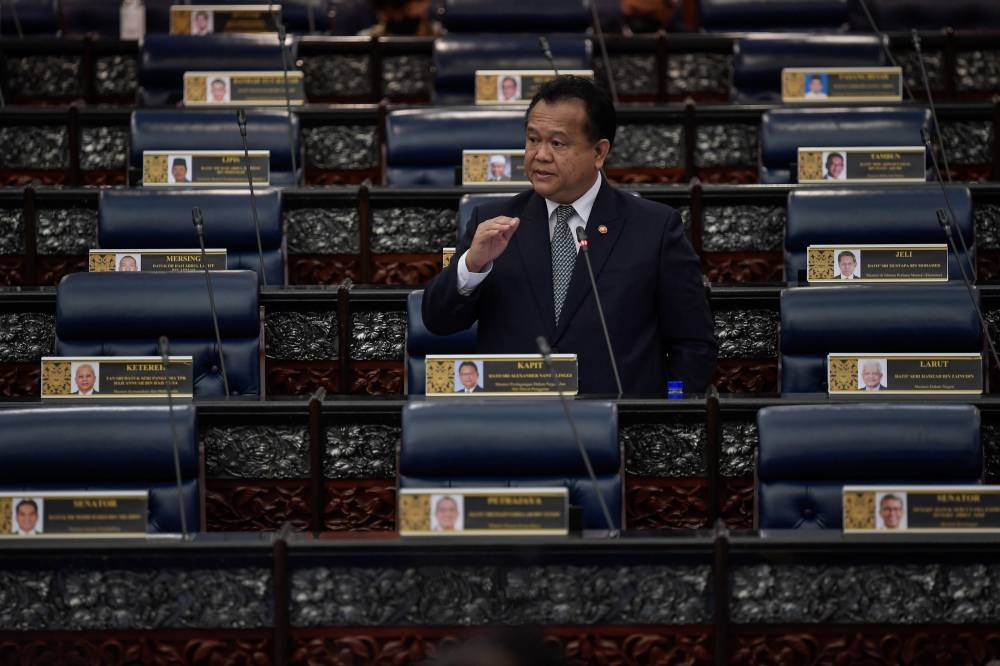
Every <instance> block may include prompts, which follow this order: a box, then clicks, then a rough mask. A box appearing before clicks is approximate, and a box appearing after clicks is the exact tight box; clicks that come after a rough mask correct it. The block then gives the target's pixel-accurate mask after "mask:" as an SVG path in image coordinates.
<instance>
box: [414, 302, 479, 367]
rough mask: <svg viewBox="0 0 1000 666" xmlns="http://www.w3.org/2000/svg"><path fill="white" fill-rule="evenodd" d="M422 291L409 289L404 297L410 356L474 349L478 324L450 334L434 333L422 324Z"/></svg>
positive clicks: (461, 351) (454, 352) (464, 351)
mask: <svg viewBox="0 0 1000 666" xmlns="http://www.w3.org/2000/svg"><path fill="white" fill-rule="evenodd" d="M423 303H424V291H423V289H418V290H415V291H411V292H410V293H409V295H408V296H407V297H406V351H407V353H408V354H409V355H410V356H419V357H423V356H426V355H427V354H467V353H471V352H473V351H475V348H476V332H477V331H478V330H479V326H478V324H473V326H472V328H470V329H467V330H465V331H461V332H459V333H453V334H452V335H434V334H433V333H431V332H430V331H428V330H427V327H426V326H424V317H423V314H422V313H421V308H422V307H423Z"/></svg>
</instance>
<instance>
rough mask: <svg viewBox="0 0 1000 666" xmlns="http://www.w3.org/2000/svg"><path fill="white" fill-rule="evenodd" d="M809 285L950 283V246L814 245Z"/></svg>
mask: <svg viewBox="0 0 1000 666" xmlns="http://www.w3.org/2000/svg"><path fill="white" fill-rule="evenodd" d="M806 280H807V281H808V282H809V284H828V283H841V282H845V281H847V282H947V281H948V246H947V245H945V244H943V243H940V244H923V245H850V246H848V245H810V246H809V247H808V248H807V249H806Z"/></svg>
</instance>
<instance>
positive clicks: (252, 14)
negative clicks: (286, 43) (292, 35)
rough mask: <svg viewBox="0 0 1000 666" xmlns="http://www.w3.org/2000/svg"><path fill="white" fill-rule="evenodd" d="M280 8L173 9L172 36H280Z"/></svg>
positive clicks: (223, 6) (182, 6) (200, 6)
mask: <svg viewBox="0 0 1000 666" xmlns="http://www.w3.org/2000/svg"><path fill="white" fill-rule="evenodd" d="M280 20H281V5H280V4H277V3H275V4H264V5H173V6H171V7H170V34H171V35H197V36H205V35H213V34H218V33H261V32H264V33H267V32H275V33H276V32H278V22H279V21H280Z"/></svg>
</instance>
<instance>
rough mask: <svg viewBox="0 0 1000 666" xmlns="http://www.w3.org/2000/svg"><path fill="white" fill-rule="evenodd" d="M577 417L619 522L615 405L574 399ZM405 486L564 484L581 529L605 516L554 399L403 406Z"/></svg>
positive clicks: (603, 524)
mask: <svg viewBox="0 0 1000 666" xmlns="http://www.w3.org/2000/svg"><path fill="white" fill-rule="evenodd" d="M571 409H572V411H573V417H574V419H575V420H576V426H577V429H578V431H579V433H580V438H581V440H582V441H583V445H584V447H585V448H586V449H587V453H588V454H589V456H590V460H591V463H592V464H593V466H594V474H595V475H596V476H597V480H598V485H599V487H600V488H601V494H602V495H603V496H604V501H605V502H607V504H608V509H609V510H610V512H611V518H612V520H613V521H615V527H616V528H619V529H620V527H621V516H622V487H623V484H622V477H623V474H622V456H621V450H620V447H619V445H618V410H617V407H616V406H615V405H614V404H613V403H610V402H596V401H586V402H584V401H574V402H573V404H572V405H571ZM399 485H400V487H401V488H436V487H443V488H461V487H466V488H468V487H475V486H493V487H496V486H504V487H506V486H510V487H515V488H516V487H519V486H566V487H568V488H569V501H570V504H571V505H573V506H579V507H582V509H583V528H584V529H592V530H600V529H606V528H607V523H606V522H605V520H604V516H603V514H602V512H601V508H600V503H599V501H598V499H597V495H596V494H595V491H594V487H593V484H592V483H591V481H590V478H589V477H588V476H587V470H586V467H585V466H584V463H583V461H582V459H581V458H580V450H579V448H577V444H576V440H575V439H574V438H573V434H572V431H571V430H570V427H569V424H568V423H567V422H566V417H565V415H564V413H563V409H562V406H561V405H560V403H559V402H558V401H557V400H535V401H523V402H522V401H506V400H503V401H493V402H490V401H488V400H469V399H463V400H461V402H459V401H458V400H449V399H441V400H438V401H433V402H421V403H414V404H409V405H407V406H406V407H404V408H403V436H402V443H401V445H400V449H399Z"/></svg>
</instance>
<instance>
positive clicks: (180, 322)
mask: <svg viewBox="0 0 1000 666" xmlns="http://www.w3.org/2000/svg"><path fill="white" fill-rule="evenodd" d="M211 277H212V286H213V288H214V291H215V305H216V309H217V312H218V317H219V332H220V334H221V337H222V349H223V353H224V355H225V361H226V371H227V373H228V375H229V388H230V391H231V392H232V394H233V396H235V397H242V398H255V399H256V398H261V399H262V398H263V383H262V381H261V364H260V349H261V339H262V333H261V322H260V311H259V308H258V304H257V275H256V273H253V272H251V271H213V272H212V274H211ZM211 312H212V311H211V308H210V307H209V300H208V291H207V289H206V285H205V275H204V273H73V274H70V275H67V276H66V277H64V278H63V279H62V282H60V283H59V288H58V290H57V292H56V355H57V356H91V357H93V356H159V352H158V350H157V341H158V340H159V338H160V336H161V335H165V336H167V337H168V338H169V339H170V353H171V354H172V355H175V356H192V357H194V395H195V397H196V398H222V397H224V395H225V390H224V387H223V380H222V372H221V369H220V367H219V365H218V354H217V346H216V344H215V330H214V327H213V324H212V314H211Z"/></svg>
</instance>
